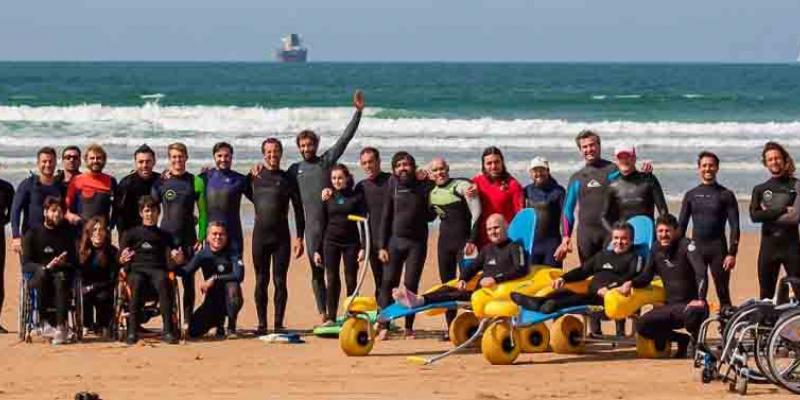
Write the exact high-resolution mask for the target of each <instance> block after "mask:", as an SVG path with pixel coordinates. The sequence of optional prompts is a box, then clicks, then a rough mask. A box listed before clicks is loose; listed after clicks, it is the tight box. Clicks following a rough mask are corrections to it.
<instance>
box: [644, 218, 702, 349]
mask: <svg viewBox="0 0 800 400" xmlns="http://www.w3.org/2000/svg"><path fill="white" fill-rule="evenodd" d="M656 241H657V243H656V246H655V247H654V248H653V253H652V256H651V257H650V258H651V260H652V262H651V263H650V264H648V267H647V268H646V269H645V273H644V274H642V275H640V276H639V277H637V278H636V279H634V281H640V282H644V283H649V282H650V281H651V280H652V279H653V275H654V274H657V275H658V276H660V277H661V280H662V281H663V282H664V290H665V291H666V292H667V300H666V303H665V305H664V306H661V307H656V308H654V309H653V310H652V311H650V312H648V313H646V314H644V315H642V316H641V317H640V318H639V320H638V322H637V324H636V331H637V332H638V333H639V334H640V335H642V336H644V337H646V338H648V339H653V340H655V341H656V344H657V345H658V347H659V348H663V345H664V344H665V343H666V342H667V340H672V341H675V342H676V343H678V351H677V352H676V353H675V358H686V356H687V353H688V347H689V343H690V341H695V342H696V340H697V333H698V331H699V330H700V325H701V324H702V323H703V321H704V320H705V319H706V316H707V315H708V306H707V305H706V301H705V298H706V292H707V291H708V286H707V283H706V282H708V279H707V276H706V266H705V263H704V262H703V259H702V256H701V255H700V253H699V252H698V251H696V249H695V245H694V242H692V241H691V240H689V239H686V238H681V237H680V235H679V234H678V220H677V219H676V218H675V217H674V216H673V215H671V214H667V215H662V216H660V217H658V219H657V220H656ZM680 328H686V330H687V331H689V333H690V334H691V337H690V336H689V335H687V334H685V333H679V332H675V329H680Z"/></svg>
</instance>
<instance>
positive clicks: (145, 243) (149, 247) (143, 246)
mask: <svg viewBox="0 0 800 400" xmlns="http://www.w3.org/2000/svg"><path fill="white" fill-rule="evenodd" d="M142 248H143V249H145V250H150V249H152V248H153V245H151V244H150V243H148V242H144V243H142Z"/></svg>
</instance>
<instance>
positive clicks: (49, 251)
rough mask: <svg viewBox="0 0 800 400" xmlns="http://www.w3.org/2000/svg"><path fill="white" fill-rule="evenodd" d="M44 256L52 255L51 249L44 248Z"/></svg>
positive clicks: (48, 247)
mask: <svg viewBox="0 0 800 400" xmlns="http://www.w3.org/2000/svg"><path fill="white" fill-rule="evenodd" d="M44 254H53V248H52V247H50V246H47V247H45V248H44Z"/></svg>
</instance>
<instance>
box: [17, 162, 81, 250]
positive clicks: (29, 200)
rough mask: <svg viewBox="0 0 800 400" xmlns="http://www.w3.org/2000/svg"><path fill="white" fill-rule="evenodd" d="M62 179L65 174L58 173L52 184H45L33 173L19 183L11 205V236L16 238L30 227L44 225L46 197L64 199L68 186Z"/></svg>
mask: <svg viewBox="0 0 800 400" xmlns="http://www.w3.org/2000/svg"><path fill="white" fill-rule="evenodd" d="M62 179H63V176H61V175H57V176H55V177H54V178H53V183H52V184H50V185H44V184H42V183H41V182H40V181H39V176H38V175H31V176H29V177H27V178H25V180H23V181H22V182H20V183H19V186H17V192H16V193H15V194H14V203H13V205H12V206H11V236H12V237H13V238H14V239H17V238H21V237H22V235H24V234H25V232H27V231H28V229H30V228H33V227H35V226H42V223H43V222H44V210H43V209H42V207H43V206H44V199H46V198H47V197H57V198H60V199H61V201H62V202H63V201H64V196H65V195H66V193H67V186H66V185H65V184H64V182H63V181H62Z"/></svg>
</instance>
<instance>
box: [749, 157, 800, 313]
mask: <svg viewBox="0 0 800 400" xmlns="http://www.w3.org/2000/svg"><path fill="white" fill-rule="evenodd" d="M761 161H762V163H763V164H764V166H765V167H766V168H767V170H768V171H769V173H770V174H771V175H772V176H771V177H770V178H769V179H768V180H767V181H766V182H764V183H762V184H759V185H757V186H756V187H755V188H753V195H752V196H751V200H750V219H751V220H752V221H753V222H755V223H761V247H760V248H759V250H758V286H759V296H760V298H762V299H771V298H772V297H773V296H774V295H775V285H776V284H777V281H778V275H779V274H780V268H781V265H783V268H784V270H785V271H786V275H787V276H789V277H800V234H799V233H798V230H797V224H798V220H800V196H798V192H800V181H798V180H797V178H795V177H794V173H795V165H794V160H793V159H792V156H791V155H789V152H788V151H786V149H785V148H784V147H783V146H781V145H780V144H778V143H776V142H767V143H766V144H765V145H764V149H763V150H762V151H761Z"/></svg>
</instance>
